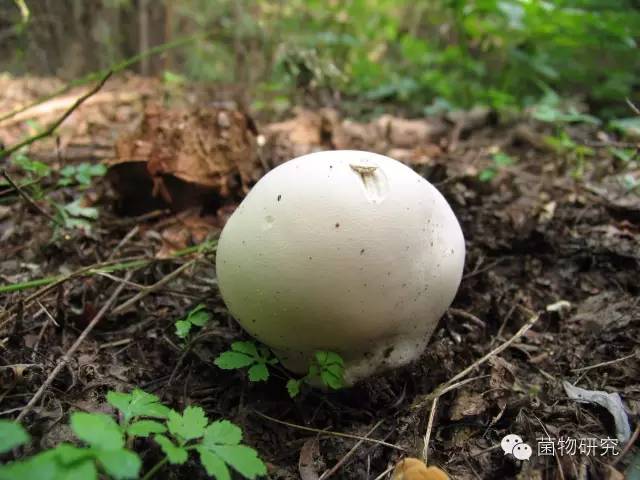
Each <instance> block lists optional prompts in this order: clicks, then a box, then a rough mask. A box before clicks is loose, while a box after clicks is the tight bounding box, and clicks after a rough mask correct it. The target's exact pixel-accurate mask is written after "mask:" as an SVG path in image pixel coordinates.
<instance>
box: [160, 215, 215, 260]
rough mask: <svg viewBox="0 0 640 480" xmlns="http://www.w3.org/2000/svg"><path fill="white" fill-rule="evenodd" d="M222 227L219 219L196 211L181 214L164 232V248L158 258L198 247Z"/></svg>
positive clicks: (162, 235)
mask: <svg viewBox="0 0 640 480" xmlns="http://www.w3.org/2000/svg"><path fill="white" fill-rule="evenodd" d="M165 225H166V224H165ZM222 226H223V225H221V224H220V221H219V218H218V217H214V216H210V215H208V216H202V215H200V214H199V212H198V211H197V210H195V209H190V210H187V211H185V212H181V213H180V214H178V215H176V216H175V217H173V219H172V221H171V222H170V223H169V224H168V225H166V226H165V228H164V229H163V230H162V233H161V235H160V237H161V239H162V247H161V248H160V250H159V251H158V253H157V254H156V257H157V258H169V257H171V255H172V254H173V253H175V252H176V251H178V250H182V249H184V248H187V247H189V246H192V245H198V244H200V243H202V242H203V241H205V240H206V238H207V237H208V236H209V235H211V234H213V233H215V232H218V231H219V230H220V229H221V228H222Z"/></svg>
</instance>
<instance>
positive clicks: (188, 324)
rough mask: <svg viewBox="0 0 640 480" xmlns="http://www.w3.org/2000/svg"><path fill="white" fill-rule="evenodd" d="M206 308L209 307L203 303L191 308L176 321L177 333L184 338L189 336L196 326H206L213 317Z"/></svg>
mask: <svg viewBox="0 0 640 480" xmlns="http://www.w3.org/2000/svg"><path fill="white" fill-rule="evenodd" d="M206 308H207V307H206V306H205V305H203V304H202V303H201V304H199V305H197V306H196V307H194V308H193V309H192V310H190V311H189V313H187V316H186V317H184V318H183V319H180V320H177V321H176V322H175V327H176V335H178V337H180V338H182V339H183V340H184V339H186V338H187V337H188V336H189V333H190V332H191V329H192V328H193V327H194V326H196V327H204V326H205V325H206V324H207V322H208V321H209V320H210V319H211V314H210V313H209V312H208V311H207V310H206Z"/></svg>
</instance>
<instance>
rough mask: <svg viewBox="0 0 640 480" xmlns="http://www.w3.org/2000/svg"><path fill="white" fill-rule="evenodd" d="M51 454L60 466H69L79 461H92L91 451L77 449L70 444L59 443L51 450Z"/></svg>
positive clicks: (88, 449)
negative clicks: (52, 453) (53, 454)
mask: <svg viewBox="0 0 640 480" xmlns="http://www.w3.org/2000/svg"><path fill="white" fill-rule="evenodd" d="M53 452H54V453H55V455H56V458H57V459H58V461H59V462H60V463H61V464H62V465H70V464H72V463H77V462H79V461H80V460H86V459H93V450H91V449H90V448H79V447H76V446H75V445H71V444H70V443H61V444H60V445H58V446H57V447H56V448H54V449H53Z"/></svg>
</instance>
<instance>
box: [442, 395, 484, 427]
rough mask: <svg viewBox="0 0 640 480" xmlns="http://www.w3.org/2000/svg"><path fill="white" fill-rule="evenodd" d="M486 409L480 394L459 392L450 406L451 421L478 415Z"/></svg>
mask: <svg viewBox="0 0 640 480" xmlns="http://www.w3.org/2000/svg"><path fill="white" fill-rule="evenodd" d="M486 409H487V402H486V401H485V399H484V398H483V397H482V395H481V394H479V393H476V392H469V391H467V390H461V391H460V393H459V394H458V395H457V396H456V399H455V401H454V402H453V405H452V406H451V413H450V418H451V420H461V419H462V418H464V417H473V416H475V415H480V414H481V413H482V412H484V411H485V410H486Z"/></svg>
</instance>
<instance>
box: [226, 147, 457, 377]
mask: <svg viewBox="0 0 640 480" xmlns="http://www.w3.org/2000/svg"><path fill="white" fill-rule="evenodd" d="M464 257H465V244H464V237H463V235H462V230H461V228H460V225H459V223H458V220H457V219H456V216H455V214H454V213H453V211H452V210H451V207H450V206H449V204H448V203H447V201H446V200H445V199H444V197H443V196H442V195H441V194H440V192H438V190H436V188H435V187H433V185H431V184H430V183H429V182H428V181H427V180H425V179H424V178H422V177H421V176H420V175H418V174H417V173H415V172H414V171H413V170H412V169H411V168H409V167H407V166H406V165H404V164H402V163H400V162H397V161H395V160H393V159H391V158H388V157H385V156H383V155H378V154H375V153H370V152H362V151H353V150H339V151H325V152H318V153H312V154H309V155H304V156H302V157H298V158H295V159H293V160H290V161H288V162H286V163H284V164H282V165H280V166H278V167H277V168H275V169H274V170H272V171H270V172H269V173H267V174H266V175H265V176H264V177H263V178H262V179H260V181H258V183H257V184H256V185H255V186H254V187H253V189H252V190H251V191H250V192H249V194H248V195H247V196H246V198H245V199H244V200H243V201H242V203H241V204H240V205H239V206H238V208H237V209H236V211H235V212H234V213H233V215H232V216H231V217H230V218H229V220H228V221H227V224H226V225H225V227H224V229H223V231H222V234H221V236H220V241H219V243H218V251H217V258H216V269H217V275H218V283H219V287H220V292H221V295H222V298H223V300H224V302H225V303H226V305H227V307H228V309H229V311H230V313H231V315H232V316H233V317H234V318H235V319H236V320H237V321H238V322H239V323H240V325H241V326H242V327H243V328H244V329H245V330H246V331H247V332H248V333H249V334H250V335H252V336H253V337H255V338H256V339H257V340H259V341H260V342H262V343H264V344H265V345H267V346H269V347H270V348H271V349H272V350H273V351H274V353H275V354H276V355H277V356H278V358H279V359H280V360H281V362H282V363H283V365H284V366H285V367H287V368H288V369H289V370H291V371H293V372H296V373H306V371H307V369H308V366H309V362H310V361H311V359H312V357H313V354H314V352H316V351H319V350H324V351H333V352H336V353H338V354H339V355H340V356H341V357H342V358H343V359H344V361H345V381H346V383H347V384H353V383H354V382H356V381H358V380H360V379H362V378H365V377H367V376H369V375H371V374H373V373H376V372H378V371H381V370H384V369H387V368H392V367H397V366H400V365H404V364H406V363H409V362H411V361H412V360H415V359H416V358H418V357H419V356H420V354H421V353H422V352H423V351H424V349H425V346H426V344H427V342H428V340H429V337H430V336H431V334H432V333H433V331H434V329H435V328H436V325H437V324H438V321H439V319H440V317H441V316H442V315H443V314H444V312H445V311H446V309H447V308H448V307H449V305H450V304H451V302H452V301H453V298H454V296H455V294H456V291H457V289H458V287H459V285H460V281H461V278H462V270H463V266H464Z"/></svg>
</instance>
